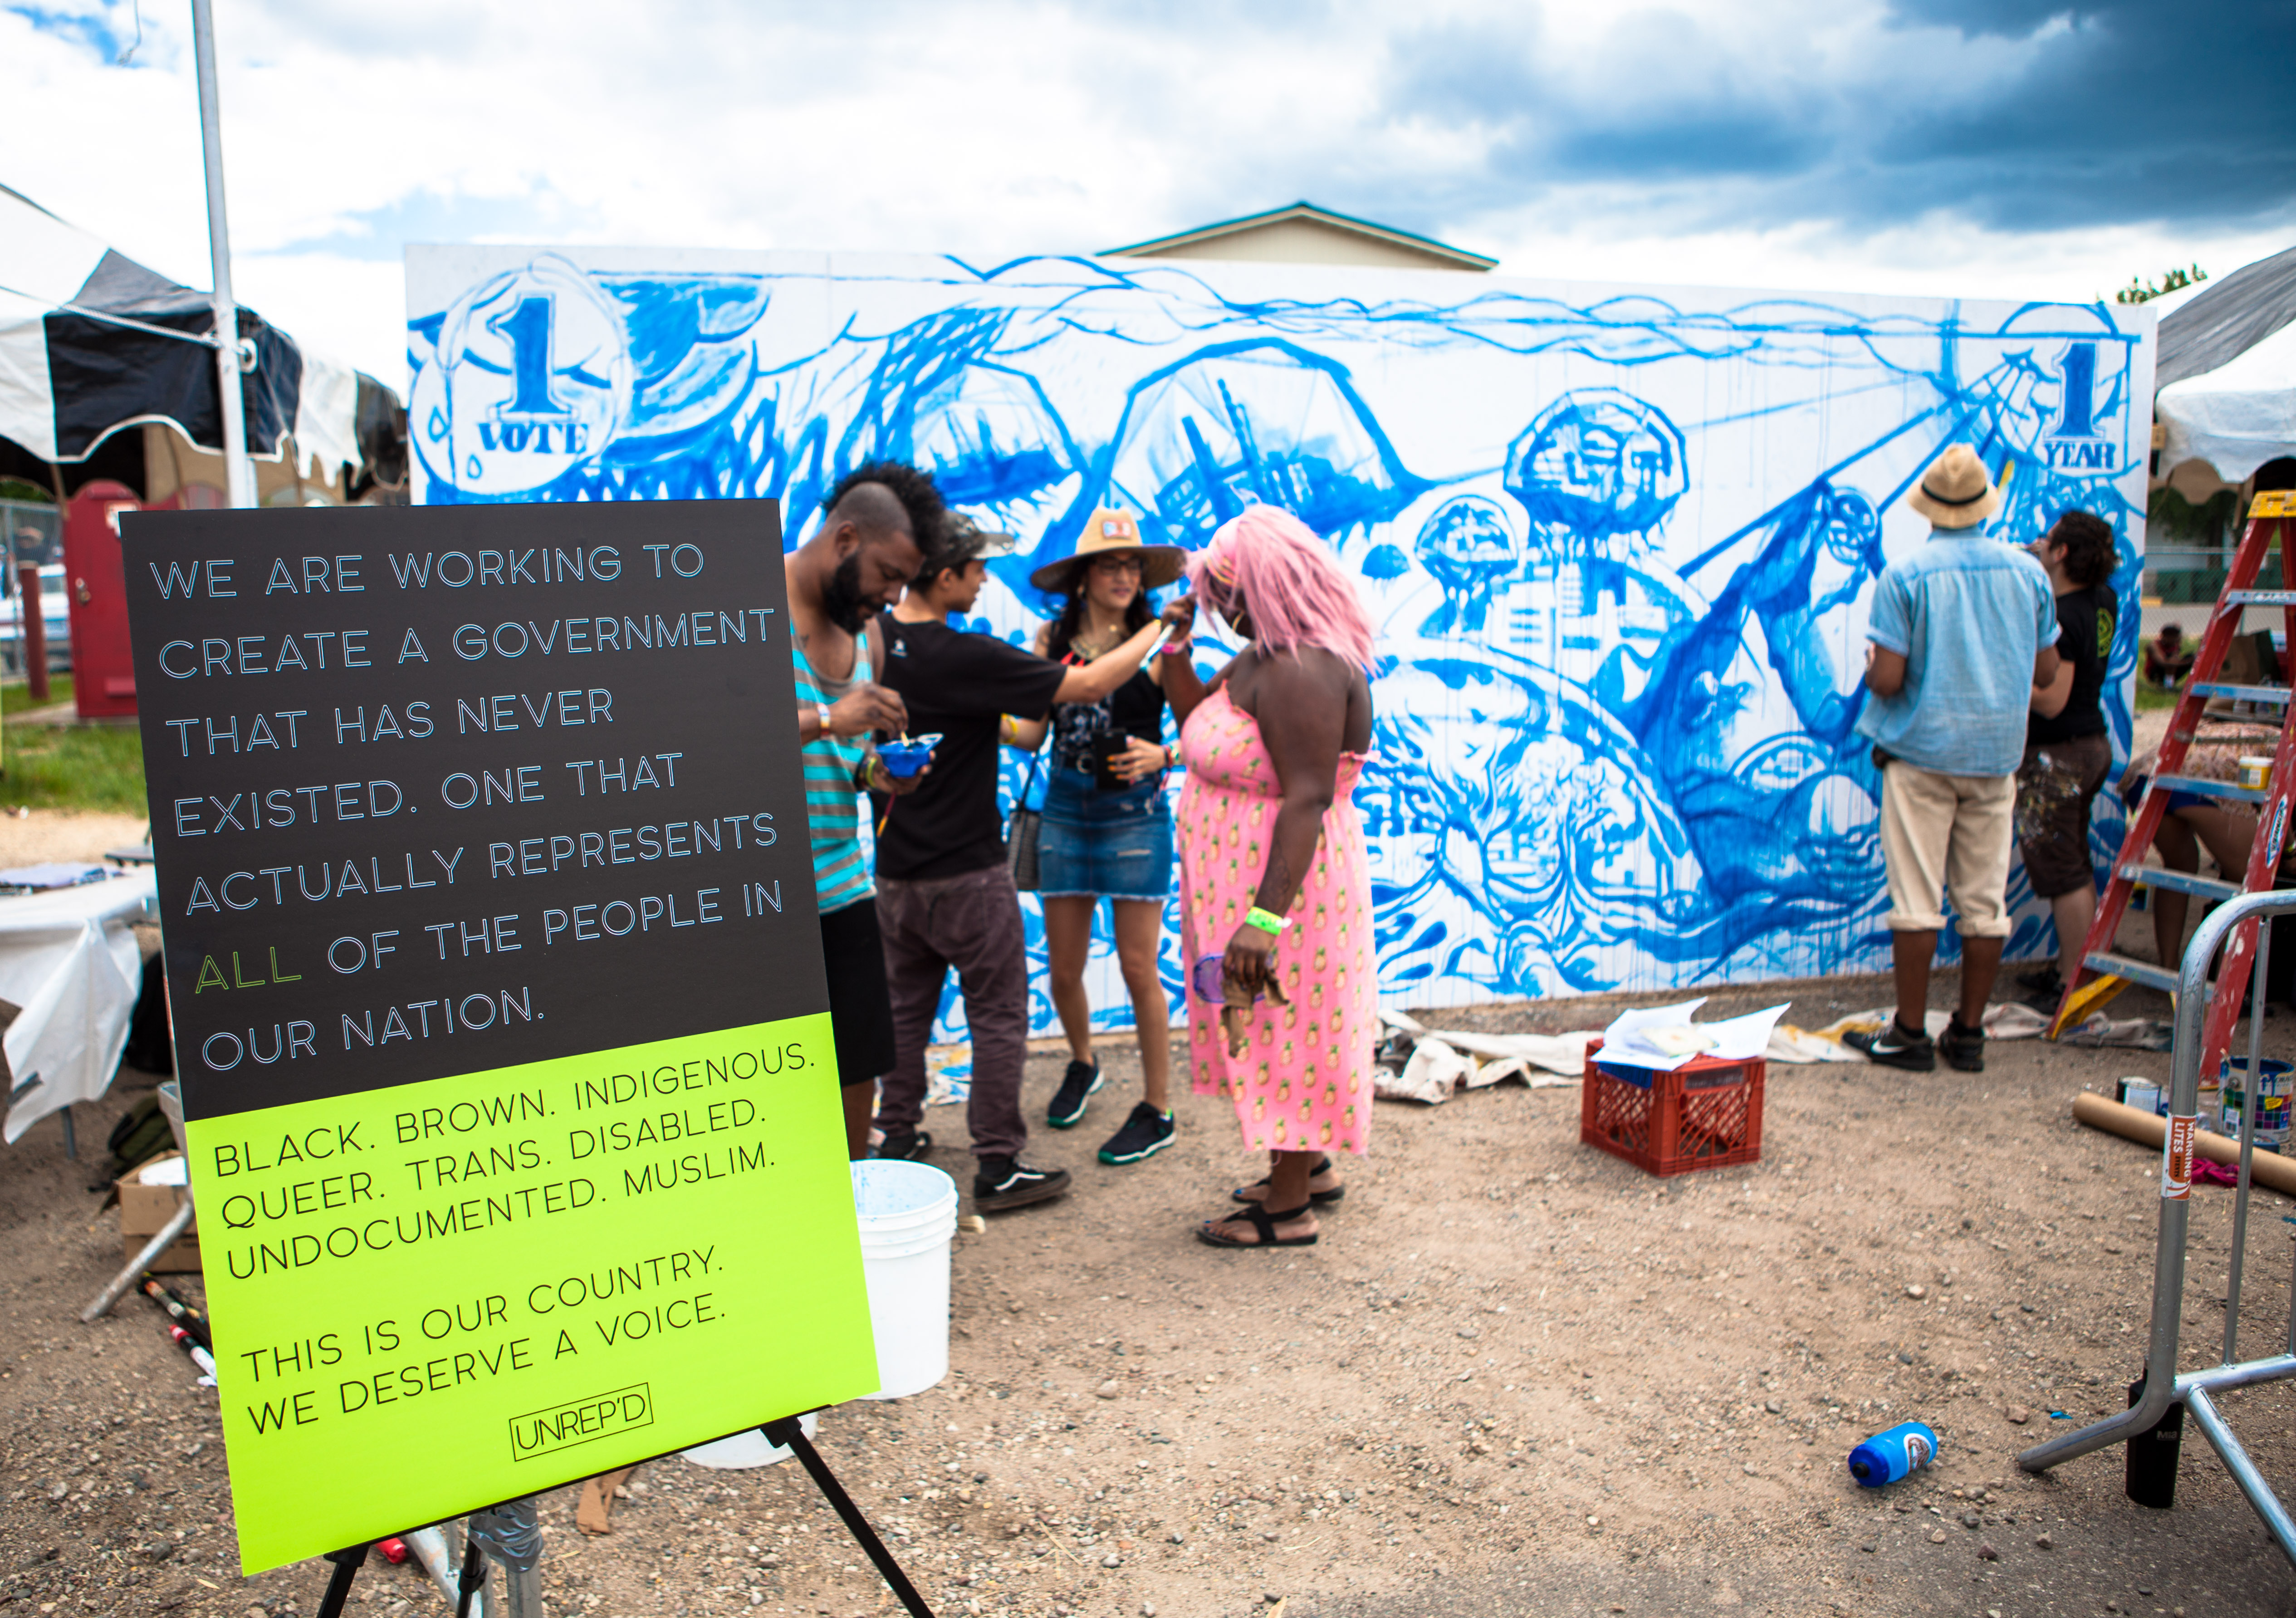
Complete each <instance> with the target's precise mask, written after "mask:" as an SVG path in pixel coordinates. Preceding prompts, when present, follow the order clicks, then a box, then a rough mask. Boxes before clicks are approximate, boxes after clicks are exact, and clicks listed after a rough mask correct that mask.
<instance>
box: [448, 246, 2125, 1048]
mask: <svg viewBox="0 0 2296 1618" xmlns="http://www.w3.org/2000/svg"><path fill="white" fill-rule="evenodd" d="M407 284H408V296H409V303H410V319H409V326H408V341H409V360H410V365H411V367H412V371H413V388H412V391H411V400H412V402H411V405H410V407H409V421H410V425H411V428H412V432H413V437H414V443H415V447H416V449H417V451H418V460H419V464H418V474H417V487H418V498H419V499H421V500H422V501H424V502H427V503H430V504H455V503H471V502H482V501H500V500H595V499H656V498H705V497H720V498H734V497H746V498H772V499H779V500H781V501H782V502H783V512H784V518H785V522H786V523H787V526H788V529H789V531H790V533H791V536H792V538H794V537H796V536H798V535H800V534H802V533H803V532H804V531H806V530H808V529H809V528H810V526H811V525H812V524H813V523H814V522H816V520H817V518H818V514H819V504H820V500H821V497H822V496H823V495H824V492H825V491H826V490H827V489H829V488H830V487H831V486H832V484H833V483H834V482H835V480H837V478H838V477H839V476H840V475H841V474H842V473H843V472H845V471H846V470H848V469H849V468H850V467H852V466H853V465H855V464H858V463H860V462H861V461H864V460H866V459H869V458H871V457H873V456H899V457H901V458H904V459H907V460H913V461H914V462H916V463H918V464H922V465H925V466H927V467H930V468H931V470H932V471H933V472H935V473H936V475H937V476H938V478H939V482H940V485H941V487H942V489H944V490H946V491H947V495H948V497H949V499H950V502H951V504H953V505H957V506H960V507H963V508H964V509H967V510H970V511H972V512H974V513H977V514H979V515H980V516H981V517H982V518H983V519H984V520H985V521H988V522H991V523H992V524H993V525H994V526H997V527H1002V528H1005V529H1009V530H1012V531H1013V532H1016V533H1018V534H1020V535H1021V536H1022V537H1023V544H1022V546H1021V551H1020V553H1018V554H1015V555H1013V556H1012V557H1009V558H1006V559H1004V560H1002V561H1000V562H998V563H996V565H995V573H996V580H995V582H994V584H993V585H992V587H991V589H990V591H989V592H988V593H987V594H985V595H983V597H982V600H981V604H980V611H981V612H982V614H983V615H984V616H983V617H982V618H981V619H979V620H974V621H973V623H972V625H971V627H972V628H979V629H981V630H982V631H983V632H987V633H994V634H998V635H1002V636H1005V637H1007V638H1009V639H1012V640H1013V641H1015V642H1016V643H1019V642H1023V641H1025V639H1026V638H1027V637H1028V636H1029V635H1030V634H1031V633H1032V632H1033V629H1034V628H1035V624H1036V622H1037V619H1038V618H1039V617H1041V616H1043V615H1045V614H1046V612H1047V611H1048V610H1049V604H1047V603H1046V602H1045V601H1043V600H1042V599H1040V598H1038V597H1037V595H1035V593H1034V592H1032V591H1031V590H1030V589H1029V586H1028V583H1027V576H1028V574H1029V571H1030V570H1031V569H1033V568H1035V567H1036V566H1037V565H1039V564H1040V563H1042V562H1044V561H1046V560H1048V559H1051V558H1053V557H1055V556H1059V555H1063V554H1067V553H1068V552H1069V551H1070V549H1071V548H1072V547H1073V546H1074V544H1075V540H1076V537H1077V534H1078V530H1079V529H1080V528H1081V526H1082V524H1083V522H1084V520H1085V518H1086V517H1087V515H1088V513H1090V512H1091V511H1092V510H1093V509H1094V508H1095V506H1097V505H1120V506H1123V507H1126V508H1128V509H1129V510H1132V511H1135V512H1137V513H1139V514H1140V517H1141V523H1142V527H1143V529H1144V531H1145V533H1146V536H1147V537H1148V538H1150V539H1152V540H1153V541H1160V542H1163V543H1169V544H1176V545H1181V546H1190V547H1195V546H1201V544H1202V543H1203V542H1204V540H1205V539H1206V538H1208V537H1209V536H1210V533H1211V532H1212V530H1214V529H1215V528H1217V527H1218V524H1219V523H1221V522H1224V521H1226V519H1227V518H1228V517H1230V516H1233V515H1234V513H1236V512H1238V511H1240V510H1242V508H1243V506H1244V505H1248V504H1251V503H1252V502H1259V501H1264V502H1269V503H1273V504H1275V505H1283V506H1286V507H1288V508H1289V509H1291V510H1292V511H1294V512H1296V513H1299V514H1300V516H1301V517H1302V518H1303V519H1304V520H1305V521H1306V522H1308V524H1309V525H1310V526H1312V527H1313V528H1315V529H1316V531H1317V532H1319V533H1321V534H1323V535H1324V537H1325V538H1327V539H1328V541H1329V542H1330V543H1331V545H1332V546H1333V548H1334V550H1335V551H1336V553H1337V554H1339V555H1340V556H1341V558H1342V560H1343V561H1345V562H1346V563H1348V564H1349V566H1350V567H1351V568H1352V569H1353V570H1354V571H1356V572H1357V574H1358V576H1359V577H1360V579H1361V583H1362V588H1363V590H1364V593H1365V598H1366V600H1367V601H1368V602H1369V603H1370V604H1372V606H1373V609H1374V618H1375V619H1376V620H1377V621H1378V622H1379V623H1380V624H1381V626H1382V644H1381V648H1380V661H1379V666H1378V669H1377V676H1376V685H1375V695H1376V699H1377V704H1378V710H1379V716H1380V717H1379V723H1378V734H1377V737H1376V744H1375V757H1374V760H1373V762H1372V764H1371V766H1370V768H1368V770H1367V771H1366V774H1365V780H1364V784H1363V785H1362V787H1361V788H1360V789H1359V791H1358V794H1357V796H1358V801H1359V802H1360V803H1361V804H1362V806H1363V809H1364V813H1365V816H1366V818H1367V823H1368V827H1369V830H1370V833H1371V841H1372V848H1373V859H1374V880H1375V883H1376V884H1377V899H1378V922H1379V952H1380V970H1381V979H1382V992H1383V994H1384V996H1385V997H1386V998H1387V999H1388V1000H1389V1001H1390V1003H1394V1004H1398V1005H1413V1006H1452V1005H1459V1004H1464V1003H1468V1002H1472V1001H1475V1000H1480V999H1489V998H1513V997H1519V996H1562V995H1570V994H1578V993H1586V992H1591V991H1595V990H1611V989H1630V990H1661V989H1663V990H1672V989H1677V988H1686V987H1689V986H1692V985H1695V984H1703V983H1712V982H1720V981H1744V980H1751V979H1761V978H1778V977H1804V976H1816V975H1820V974H1825V973H1834V972H1842V971H1868V970H1878V969H1880V968H1882V966H1883V965H1885V964H1886V960H1887V953H1888V940H1887V935H1886V933H1885V932H1884V931H1883V929H1882V919H1881V918H1882V913H1883V911H1884V910H1885V909H1886V900H1885V899H1884V898H1883V895H1882V858H1881V851H1880V848H1879V845H1878V842H1877V838H1876V832H1875V821H1876V797H1877V793H1878V792H1879V782H1878V779H1877V777H1876V776H1875V775H1874V770H1873V768H1872V765H1871V763H1870V762H1869V760H1868V759H1867V757H1866V748H1865V747H1864V746H1863V745H1862V744H1861V743H1859V741H1858V740H1857V737H1856V736H1855V735H1853V734H1852V726H1853V724H1854V723H1855V721H1856V719H1857V713H1858V710H1859V707H1860V704H1861V702H1862V686H1860V684H1859V676H1860V673H1861V670H1862V668H1863V663H1864V649H1865V637H1864V631H1865V621H1866V619H1865V614H1866V601H1867V599H1868V594H1869V591H1870V587H1871V586H1872V584H1873V581H1874V578H1875V576H1876V575H1877V574H1878V573H1879V572H1880V571H1881V570H1882V567H1883V566H1884V565H1885V564H1886V563H1887V562H1888V561H1889V559H1890V558H1891V557H1892V556H1898V555H1903V554H1906V553H1907V551H1909V550H1910V549H1911V548H1912V547H1914V546H1918V545H1920V544H1922V543H1923V542H1924V541H1925V539H1926V537H1927V532H1928V529H1927V524H1926V523H1924V522H1922V521H1921V520H1920V519H1919V518H1918V517H1916V516H1915V515H1914V514H1913V513H1910V512H1909V511H1907V509H1906V508H1905V507H1904V505H1903V504H1902V497H1903V496H1904V494H1905V492H1906V490H1907V488H1908V487H1909V486H1910V485H1911V483H1912V482H1913V480H1915V478H1917V477H1918V476H1919V475H1920V472H1921V471H1922V469H1923V466H1924V465H1925V464H1927V462H1928V461H1929V460H1930V458H1931V456H1933V455H1934V454H1935V453H1936V452H1937V450H1938V449H1939V448H1941V447H1942V446H1943V445H1944V444H1946V443H1948V442H1951V441H1956V440H1959V441H1964V442H1967V443H1971V444H1973V445H1975V446H1976V447H1977V448H1978V451H1979V453H1980V455H1981V456H1983V457H1984V458H1985V460H1986V461H1987V462H1988V464H1990V465H1991V466H1993V467H1994V468H1995V469H1996V470H1997V474H1998V475H1999V476H2000V477H2002V478H2003V479H2004V480H2005V489H2006V493H2007V497H2008V498H2007V501H2006V504H2005V507H2004V510H2003V512H2002V513H2001V515H2000V516H1999V518H1998V519H1997V522H1996V523H1995V524H1994V531H1995V532H1997V533H1998V534H2000V535H2002V536H2004V537H2005V538H2011V539H2014V540H2025V539H2030V538H2033V537H2035V536H2036V535H2038V533H2040V532H2041V531H2042V530H2045V529H2046V527H2047V525H2048V523H2049V522H2051V521H2053V520H2054V517H2055V515H2056V513H2058V512H2059V511H2061V510H2062V509H2064V508H2066V507H2068V506H2071V505H2081V506H2086V507H2087V508H2088V509H2090V510H2093V511H2095V512H2097V513H2099V514H2101V515H2103V517H2104V518H2105V519H2106V520H2107V521H2108V522H2111V523H2112V525H2113V527H2114V528H2115V530H2116V531H2117V532H2118V533H2119V535H2120V572H2119V574H2118V575H2117V579H2116V582H2117V583H2118V584H2119V586H2120V587H2121V588H2122V590H2123V592H2124V594H2126V595H2134V592H2135V588H2136V575H2137V570H2138V565H2139V560H2138V559H2139V557H2140V555H2141V553H2142V548H2143V540H2144V532H2143V522H2144V518H2143V511H2144V472H2145V466H2144V463H2145V456H2146V454H2147V449H2148V440H2147V438H2146V433H2147V428H2148V424H2149V411H2148V410H2147V409H2146V408H2145V401H2146V400H2148V399H2149V397H2150V392H2151V374H2152V337H2151V323H2150V322H2149V321H2148V320H2145V319H2144V317H2143V316H2142V315H2141V314H2139V313H2137V312H2135V311H2132V310H2129V309H2126V308H2120V307H2118V306H2098V305H2040V304H2027V305H2010V304H1978V303H1964V302H1956V301H1949V300H1923V299H1907V300H1880V299H1873V298H1852V297H1841V298H1810V297H1782V296H1770V295H1759V294H1748V293H1730V292H1687V291H1671V292H1659V291H1652V290H1647V289H1645V290H1622V291H1603V290H1595V289H1587V288H1582V287H1571V288H1559V287H1548V286H1542V285H1538V284H1535V283H1524V282H1515V281H1507V280H1500V279H1496V278H1486V277H1481V276H1472V277H1471V276H1467V275H1456V274H1451V273H1447V272H1437V271H1431V272H1424V273H1422V272H1392V271H1344V270H1334V269H1330V268H1321V267H1318V268H1307V267H1276V266H1264V265H1221V266H1201V265H1196V266H1186V267H1183V266H1178V265H1146V264H1137V263H1126V262H1122V261H1102V260H1095V259H1051V258H1045V259H1020V260H1016V261H1014V262H1013V263H1009V264H1003V265H996V266H980V267H976V266H970V265H967V264H964V263H962V262H959V261H957V260H955V259H945V258H886V257H858V258H844V257H840V258H836V259H828V258H824V257H822V256H820V255H806V254H794V253H758V254H729V253H683V252H673V251H652V252H646V251H604V250H580V251H568V252H565V253H544V254H537V253H534V252H532V251H530V250H515V249H499V248H435V249H416V250H413V251H410V252H409V254H408V262H407ZM2137 616H2138V615H2137V614H2136V613H2134V612H2126V613H2123V614H2122V615H2121V620H2120V641H2119V643H2118V644H2117V645H2116V646H2115V649H2114V653H2113V659H2112V679H2111V681H2110V683H2109V685H2108V687H2107V694H2106V702H2107V707H2108V717H2109V719H2110V720H2111V724H2112V733H2113V735H2114V737H2115V740H2116V745H2117V746H2118V747H2119V748H2120V749H2121V750H2122V751H2124V752H2125V750H2126V747H2127V744H2128V733H2129V714H2128V690H2129V677H2130V674H2131V671H2132V670H2133V669H2134V667H2135V661H2136V627H2137ZM1199 648H1200V653H1201V655H1202V656H1203V658H1204V659H1205V661H1207V663H1208V665H1209V664H1210V662H1211V661H1214V660H1215V659H1216V658H1218V657H1219V656H1222V655H1225V653H1224V651H1223V649H1222V648H1221V647H1220V646H1219V645H1218V636H1217V632H1216V631H1215V632H1213V633H1210V634H1207V635H1205V636H1203V637H1201V638H1200V641H1199ZM1022 768H1023V761H1022V760H1021V758H1020V757H1019V755H1008V757H1007V776H1008V788H1012V789H1017V787H1018V785H1019V784H1020V781H1021V774H1022ZM2098 809H2099V821H2098V825H2097V828H2096V831H2095V842H2096V848H2095V851H2096V853H2097V856H2098V858H2100V859H2102V858H2105V857H2106V856H2107V855H2108V854H2109V853H2110V852H2111V850H2112V849H2113V848H2115V847H2117V846H2118V842H2119V839H2120V829H2121V828H2120V823H2119V821H2118V819H2117V818H2116V817H2115V815H2114V812H2113V810H2112V804H2111V801H2110V798H2109V797H2108V798H2107V799H2105V800H2101V801H2100V802H2099V805H2098ZM2011 898H2012V900H2013V903H2015V904H2016V906H2017V911H2018V916H2019V918H2020V919H2019V924H2018V931H2017V933H2016V936H2015V937H2014V939H2013V940H2012V948H2011V953H2012V955H2013V956H2016V957H2023V956H2029V955H2037V954H2039V953H2041V952H2042V951H2043V950H2044V949H2045V948H2046V943H2047V920H2046V908H2045V907H2041V906H2038V905H2037V904H2035V903H2034V902H2033V901H2032V899H2031V894H2030V888H2029V887H2028V886H2027V884H2026V883H2025V882H2024V878H2023V874H2022V871H2021V870H2020V871H2019V872H2018V873H2017V875H2015V876H2014V877H2013V888H2012V893H2011ZM1035 925H1036V924H1035V920H1034V917H1033V916H1032V917H1031V927H1032V930H1033V929H1034V927H1035ZM1102 946H1103V952H1104V950H1105V948H1106V940H1103V941H1102ZM1952 947H1953V946H1952V941H1951V939H1950V936H1948V940H1947V943H1946V949H1947V953H1948V955H1950V953H1951V951H1952ZM1167 957H1168V958H1167V961H1166V977H1167V981H1168V984H1169V987H1170V988H1171V990H1172V991H1173V994H1174V996H1175V999H1176V1001H1177V996H1178V994H1179V989H1180V975H1179V961H1178V959H1177V916H1175V917H1174V924H1173V926H1172V928H1171V929H1169V931H1168V934H1167ZM1097 972H1098V974H1099V975H1098V979H1097V981H1095V984H1094V990H1095V1001H1094V1003H1095V1006H1102V1007H1106V1008H1111V1009H1106V1010H1103V1013H1102V1016H1103V1019H1104V1020H1105V1021H1107V1022H1108V1023H1110V1024H1111V1025H1116V1024H1120V1023H1122V1022H1123V1021H1125V1020H1126V1019H1127V1017H1128V1013H1127V1012H1126V1011H1124V1010H1123V1009H1122V1008H1123V1006H1124V996H1123V995H1122V993H1121V991H1120V990H1119V988H1118V986H1117V984H1116V981H1115V980H1114V975H1113V969H1112V962H1107V963H1103V964H1102V965H1101V966H1100V967H1099V968H1097ZM1036 1022H1037V1026H1038V1028H1039V1030H1040V1031H1050V1030H1051V1028H1052V1027H1053V1025H1054V1024H1053V1017H1052V1009H1051V1006H1050V1004H1049V1002H1048V1001H1046V1000H1043V999H1042V998H1041V995H1040V1000H1039V1004H1038V1006H1037V1017H1036Z"/></svg>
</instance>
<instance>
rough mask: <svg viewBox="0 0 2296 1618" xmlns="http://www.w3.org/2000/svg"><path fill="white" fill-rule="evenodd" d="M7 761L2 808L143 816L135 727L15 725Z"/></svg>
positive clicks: (0, 789)
mask: <svg viewBox="0 0 2296 1618" xmlns="http://www.w3.org/2000/svg"><path fill="white" fill-rule="evenodd" d="M11 689H12V690H13V689H15V688H14V687H11ZM4 769H5V774H4V775H0V805H8V806H11V807H12V806H14V805H16V804H23V805H25V806H27V807H29V808H31V809H110V810H111V811H113V812H115V813H119V814H128V815H141V814H143V813H144V812H145V809H146V805H145V802H144V799H143V737H142V735H139V734H138V733H137V732H136V729H135V727H134V726H132V725H89V726H85V727H82V726H75V725H11V726H9V727H8V734H7V743H6V752H5V755H4Z"/></svg>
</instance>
